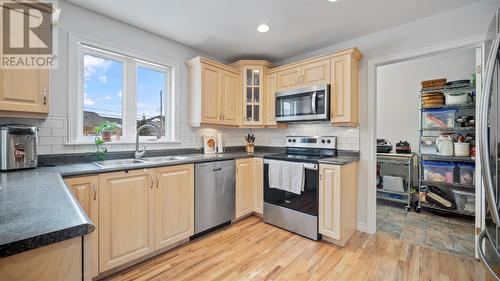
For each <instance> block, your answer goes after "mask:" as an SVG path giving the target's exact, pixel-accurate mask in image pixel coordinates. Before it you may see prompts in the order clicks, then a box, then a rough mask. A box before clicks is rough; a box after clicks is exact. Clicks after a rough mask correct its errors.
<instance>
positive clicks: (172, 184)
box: [154, 164, 194, 250]
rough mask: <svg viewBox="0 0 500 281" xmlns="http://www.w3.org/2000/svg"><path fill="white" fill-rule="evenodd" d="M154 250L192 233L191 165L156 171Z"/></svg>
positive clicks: (192, 172) (169, 167)
mask: <svg viewBox="0 0 500 281" xmlns="http://www.w3.org/2000/svg"><path fill="white" fill-rule="evenodd" d="M155 178H156V184H155V191H154V193H155V194H154V198H155V230H156V231H155V234H156V235H155V250H158V249H161V248H164V247H168V246H171V245H173V244H175V243H177V242H180V241H182V240H184V239H188V238H189V237H190V236H192V235H193V234H194V166H193V165H192V164H188V165H178V166H168V167H162V168H157V169H155Z"/></svg>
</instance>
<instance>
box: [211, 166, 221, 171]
mask: <svg viewBox="0 0 500 281" xmlns="http://www.w3.org/2000/svg"><path fill="white" fill-rule="evenodd" d="M219 171H222V168H220V167H219V168H213V169H212V172H219Z"/></svg>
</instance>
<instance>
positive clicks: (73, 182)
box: [64, 176, 99, 280]
mask: <svg viewBox="0 0 500 281" xmlns="http://www.w3.org/2000/svg"><path fill="white" fill-rule="evenodd" d="M98 181H99V180H98V177H97V176H86V177H78V178H66V179H64V182H65V183H66V185H67V186H68V187H69V188H70V189H71V191H72V192H73V194H74V195H75V197H76V199H77V200H78V202H79V203H80V206H81V207H82V209H83V210H84V211H85V213H86V214H87V216H88V217H89V218H90V220H91V221H92V223H93V224H94V226H95V230H94V231H93V232H92V233H90V234H89V235H85V236H84V237H83V244H84V247H83V257H84V258H83V263H84V276H85V277H86V278H85V279H86V280H88V277H90V278H93V277H96V276H97V275H99V263H98V261H99V205H98V202H99V196H98V194H97V188H98ZM87 275H88V277H87Z"/></svg>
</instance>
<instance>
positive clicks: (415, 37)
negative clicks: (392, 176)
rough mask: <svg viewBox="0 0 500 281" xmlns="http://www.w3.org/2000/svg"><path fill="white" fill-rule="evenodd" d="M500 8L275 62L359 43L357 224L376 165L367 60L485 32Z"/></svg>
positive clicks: (490, 6) (484, 5)
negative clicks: (372, 163)
mask: <svg viewBox="0 0 500 281" xmlns="http://www.w3.org/2000/svg"><path fill="white" fill-rule="evenodd" d="M498 8H500V1H499V0H481V1H479V2H477V3H474V4H471V5H468V6H464V7H461V8H458V9H455V10H451V11H448V12H445V13H441V14H438V15H435V16H432V17H427V18H424V19H420V20H417V21H414V22H410V23H408V24H404V25H400V26H397V27H394V28H391V29H387V30H383V31H380V32H376V33H373V34H369V35H366V36H362V37H359V38H355V39H352V40H348V41H345V42H342V43H340V44H335V45H331V46H329V47H326V48H322V49H319V50H316V51H313V52H309V53H305V54H302V55H300V56H296V57H293V58H290V59H287V60H284V61H280V62H277V63H276V64H277V65H282V64H286V63H290V62H294V61H298V60H301V59H305V58H308V57H311V56H317V55H322V54H327V53H331V52H335V51H339V50H343V49H348V48H352V47H353V46H357V47H358V49H359V50H360V51H361V52H362V53H363V55H364V57H363V58H362V59H361V62H360V69H359V79H360V81H359V91H360V103H359V112H360V116H359V117H360V126H359V130H360V157H361V160H360V169H359V175H358V225H359V226H360V228H361V229H364V228H365V227H366V223H367V208H366V204H367V200H366V194H367V178H368V177H367V175H368V173H369V172H370V171H369V170H371V169H372V168H373V167H369V165H368V163H369V162H370V157H371V155H369V154H367V151H368V150H370V148H371V147H374V146H375V144H374V143H371V142H370V137H371V136H370V131H369V129H368V102H367V101H368V71H367V70H368V67H367V66H368V61H369V60H371V59H376V58H380V57H385V56H389V55H394V54H399V53H404V52H409V51H413V50H418V49H422V48H426V47H431V46H437V45H441V44H445V43H448V42H454V41H459V40H464V39H467V38H471V37H478V36H482V35H483V34H484V33H485V32H486V29H487V27H488V25H489V23H490V20H491V18H492V17H493V15H494V13H495V12H496V10H497V9H498ZM367 24H369V23H367Z"/></svg>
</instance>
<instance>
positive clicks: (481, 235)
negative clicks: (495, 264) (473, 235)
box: [477, 228, 500, 281]
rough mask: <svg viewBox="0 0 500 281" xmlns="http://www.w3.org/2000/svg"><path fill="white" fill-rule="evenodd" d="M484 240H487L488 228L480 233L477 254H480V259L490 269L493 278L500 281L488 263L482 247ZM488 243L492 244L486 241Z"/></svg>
mask: <svg viewBox="0 0 500 281" xmlns="http://www.w3.org/2000/svg"><path fill="white" fill-rule="evenodd" d="M484 238H486V228H485V229H483V230H482V231H481V233H479V238H478V241H477V253H478V256H479V259H480V260H481V262H482V263H483V265H484V266H485V267H486V268H487V269H488V271H489V272H490V273H491V276H494V277H495V280H496V281H500V278H499V277H498V276H497V275H496V273H495V271H493V268H491V265H490V264H489V263H488V261H487V260H486V256H485V255H484V252H483V246H482V245H483V241H484ZM486 243H491V242H490V241H486Z"/></svg>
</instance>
